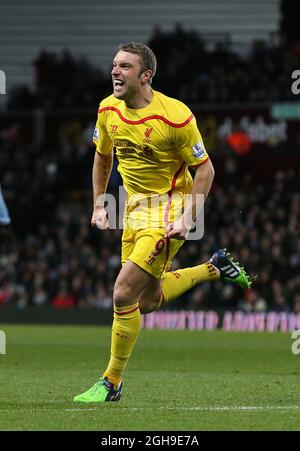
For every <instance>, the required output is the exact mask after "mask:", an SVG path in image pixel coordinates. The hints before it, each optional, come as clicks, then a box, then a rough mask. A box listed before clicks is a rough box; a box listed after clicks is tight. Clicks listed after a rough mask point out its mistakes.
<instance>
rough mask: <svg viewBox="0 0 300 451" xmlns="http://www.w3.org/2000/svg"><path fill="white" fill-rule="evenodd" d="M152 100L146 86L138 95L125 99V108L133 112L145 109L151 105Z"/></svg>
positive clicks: (148, 88)
mask: <svg viewBox="0 0 300 451" xmlns="http://www.w3.org/2000/svg"><path fill="white" fill-rule="evenodd" d="M152 99H153V92H152V89H151V87H150V86H147V87H146V88H145V90H143V91H142V92H140V93H138V94H137V95H136V96H134V97H132V98H131V99H126V100H125V103H126V106H127V108H132V109H134V110H136V109H139V108H145V107H146V106H148V105H149V103H151V101H152Z"/></svg>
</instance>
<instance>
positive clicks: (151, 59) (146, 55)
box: [119, 42, 157, 84]
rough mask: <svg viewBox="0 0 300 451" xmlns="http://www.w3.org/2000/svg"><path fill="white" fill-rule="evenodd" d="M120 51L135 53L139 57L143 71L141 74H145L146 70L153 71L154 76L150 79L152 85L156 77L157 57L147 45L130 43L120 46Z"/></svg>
mask: <svg viewBox="0 0 300 451" xmlns="http://www.w3.org/2000/svg"><path fill="white" fill-rule="evenodd" d="M119 50H121V51H123V52H128V53H133V54H135V55H138V56H139V57H140V60H141V64H142V70H141V72H145V71H146V70H149V69H150V70H151V71H152V76H151V78H150V84H151V82H152V78H153V77H154V75H155V72H156V68H157V61H156V56H155V55H154V53H153V51H152V50H151V49H150V47H148V46H147V45H145V44H140V43H137V42H128V43H127V44H120V45H119Z"/></svg>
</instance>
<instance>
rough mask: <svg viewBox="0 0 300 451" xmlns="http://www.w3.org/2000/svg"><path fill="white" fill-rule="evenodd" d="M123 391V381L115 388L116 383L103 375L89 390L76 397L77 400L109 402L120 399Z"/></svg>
mask: <svg viewBox="0 0 300 451" xmlns="http://www.w3.org/2000/svg"><path fill="white" fill-rule="evenodd" d="M122 391H123V385H122V382H121V383H120V384H119V387H118V388H117V389H115V387H114V385H113V384H112V383H111V382H109V380H108V379H107V378H106V377H101V378H100V379H99V381H98V382H96V383H95V384H94V385H93V386H92V387H91V388H89V390H87V391H86V392H84V393H81V394H80V395H77V396H75V397H74V399H73V401H75V402H85V403H89V402H97V403H101V402H107V401H119V399H120V398H121V395H122Z"/></svg>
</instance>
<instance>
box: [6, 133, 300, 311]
mask: <svg viewBox="0 0 300 451" xmlns="http://www.w3.org/2000/svg"><path fill="white" fill-rule="evenodd" d="M0 138H1V135H0ZM1 144H2V146H4V147H6V152H2V153H1V157H0V164H1V168H3V174H4V176H3V177H2V182H3V192H4V195H5V198H6V201H7V204H8V206H9V209H10V213H11V217H12V224H13V229H14V233H15V239H14V240H13V242H12V244H11V245H9V246H7V245H4V244H2V246H1V253H0V304H16V305H17V306H19V307H24V306H26V305H35V306H41V305H53V306H55V307H61V308H62V307H65V308H67V307H73V306H78V307H81V308H95V307H99V308H111V302H112V301H111V299H112V290H113V284H114V280H115V278H116V276H117V274H118V271H119V269H120V240H121V233H122V232H121V230H111V231H99V230H97V229H94V228H92V227H91V226H90V218H91V213H92V199H91V194H92V193H91V179H90V177H91V168H92V161H93V155H94V149H93V147H91V146H88V147H86V148H85V152H79V151H78V152H77V153H74V152H71V153H69V154H68V153H66V152H64V151H63V149H60V151H58V152H57V153H56V154H50V153H47V152H44V151H43V150H40V151H38V150H37V149H35V148H27V149H26V150H24V149H21V148H18V146H15V145H14V143H13V142H10V141H9V140H7V139H5V140H4V141H3V142H2V143H1ZM73 150H74V149H73ZM212 157H213V156H212ZM213 161H214V160H213ZM239 162H240V159H239V157H237V156H234V154H230V155H229V156H226V157H224V158H222V159H221V161H219V162H217V163H218V164H219V165H222V171H221V172H218V171H217V172H216V178H215V182H214V185H213V189H212V192H211V193H210V195H209V197H208V199H207V202H206V206H205V234H204V237H203V239H202V240H200V241H187V242H186V243H185V245H184V246H183V248H182V249H181V250H180V252H179V254H178V255H177V256H176V258H175V259H174V262H173V266H172V269H173V270H176V269H178V268H182V267H189V266H194V265H197V264H200V263H201V262H204V261H206V260H208V259H209V258H210V256H211V254H212V253H213V252H214V251H215V250H216V249H218V248H220V247H222V248H224V247H225V248H227V249H228V250H230V251H231V253H232V255H233V256H234V257H235V258H236V259H238V260H239V261H240V262H242V263H243V264H244V265H245V267H246V268H247V270H248V271H249V272H250V273H251V274H252V275H253V276H254V277H255V276H257V279H256V281H255V283H254V284H253V288H251V289H250V290H247V291H244V290H241V289H239V288H238V287H235V286H233V285H230V284H224V283H223V282H217V283H205V284H203V285H199V286H197V287H195V288H194V289H193V290H191V291H189V292H187V293H186V294H185V295H183V296H181V298H179V299H178V300H176V301H174V302H172V303H170V304H169V305H168V308H176V309H179V308H187V309H202V308H206V309H207V308H222V309H227V308H239V309H241V310H243V311H249V312H250V311H251V312H253V311H266V310H268V309H272V310H275V311H298V312H300V294H299V293H300V233H299V217H300V194H299V193H300V173H299V171H296V170H290V171H289V172H285V173H284V172H277V174H276V176H275V177H274V180H273V182H272V183H270V184H269V185H267V184H260V183H258V182H255V181H254V179H253V177H252V176H251V175H249V173H245V172H243V171H242V170H241V168H240V167H239V164H240V163H239ZM79 173H80V174H81V177H79V176H78V177H77V176H76V174H79ZM220 173H222V176H220V175H218V174H220ZM68 174H69V175H70V177H69V176H67V175H68ZM74 174H75V175H74ZM83 180H84V181H85V185H84V183H83ZM112 180H115V184H112V185H110V188H109V191H115V189H116V188H117V186H118V185H119V179H118V175H117V173H116V170H115V168H114V170H113V176H112Z"/></svg>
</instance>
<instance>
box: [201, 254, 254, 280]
mask: <svg viewBox="0 0 300 451" xmlns="http://www.w3.org/2000/svg"><path fill="white" fill-rule="evenodd" d="M209 261H210V263H212V264H213V265H214V266H215V267H216V268H218V269H219V271H220V273H221V280H225V282H231V283H235V284H236V285H238V286H240V287H242V288H250V287H251V284H252V281H251V280H250V277H249V276H248V275H247V273H246V271H245V270H244V268H243V266H240V264H239V262H234V261H233V258H232V257H231V256H230V253H229V252H227V249H219V250H218V251H216V252H215V253H214V254H213V256H212V257H211V258H210V260H209Z"/></svg>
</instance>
